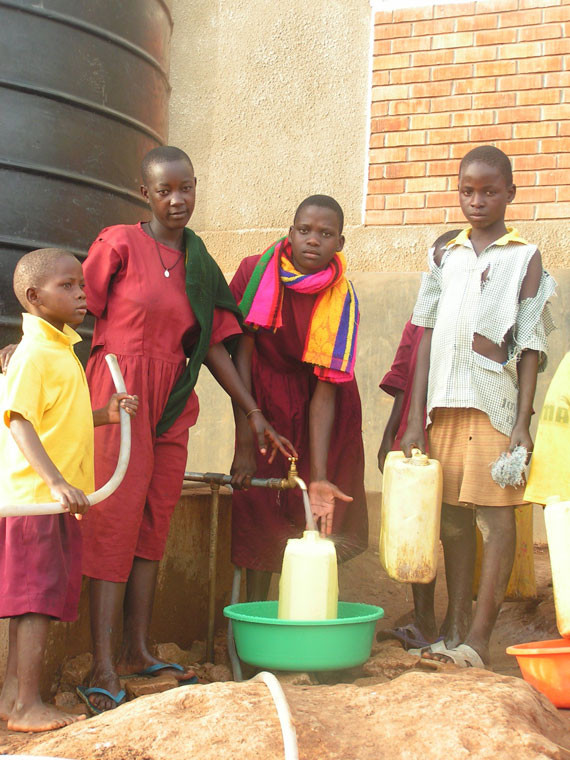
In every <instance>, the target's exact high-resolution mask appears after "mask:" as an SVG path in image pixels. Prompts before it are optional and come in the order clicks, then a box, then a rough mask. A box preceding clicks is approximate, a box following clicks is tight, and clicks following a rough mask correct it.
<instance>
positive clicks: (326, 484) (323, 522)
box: [309, 480, 352, 536]
mask: <svg viewBox="0 0 570 760" xmlns="http://www.w3.org/2000/svg"><path fill="white" fill-rule="evenodd" d="M335 499H340V500H341V501H352V496H347V495H346V494H345V493H343V492H342V491H341V490H340V488H338V487H337V486H335V484H334V483H331V482H330V481H329V480H313V481H312V482H311V483H310V484H309V501H310V503H311V512H312V513H313V517H314V519H315V522H316V523H317V522H318V521H319V520H320V532H321V536H330V534H331V533H332V529H333V517H334V500H335Z"/></svg>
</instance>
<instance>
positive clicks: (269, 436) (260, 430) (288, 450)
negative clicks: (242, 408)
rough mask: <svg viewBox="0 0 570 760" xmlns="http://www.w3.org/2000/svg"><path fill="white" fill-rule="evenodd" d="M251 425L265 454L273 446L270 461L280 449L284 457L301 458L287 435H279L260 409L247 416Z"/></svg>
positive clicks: (259, 446) (260, 448) (260, 449)
mask: <svg viewBox="0 0 570 760" xmlns="http://www.w3.org/2000/svg"><path fill="white" fill-rule="evenodd" d="M247 421H248V423H249V426H250V427H251V430H252V432H253V434H254V436H255V440H256V442H257V446H258V448H259V451H260V452H261V453H262V454H263V456H265V455H266V454H267V449H268V447H270V448H271V453H270V454H269V458H268V460H267V461H268V462H269V463H271V462H273V460H274V459H275V456H276V455H277V451H280V452H281V453H282V454H283V456H284V457H287V458H289V457H295V458H296V459H298V458H299V455H298V454H297V451H296V449H295V447H294V446H293V444H292V443H291V441H289V440H287V438H285V436H282V435H279V433H277V432H276V431H275V430H274V429H273V428H272V427H271V425H270V424H269V422H267V420H266V419H265V417H264V416H263V413H262V412H261V410H259V409H255V410H254V411H253V412H252V413H251V414H250V415H249V417H248V418H247Z"/></svg>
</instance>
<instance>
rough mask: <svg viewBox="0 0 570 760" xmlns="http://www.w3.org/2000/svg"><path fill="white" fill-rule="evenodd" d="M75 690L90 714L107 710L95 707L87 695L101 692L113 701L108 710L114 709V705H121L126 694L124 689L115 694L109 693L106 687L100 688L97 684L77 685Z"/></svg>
mask: <svg viewBox="0 0 570 760" xmlns="http://www.w3.org/2000/svg"><path fill="white" fill-rule="evenodd" d="M75 691H76V692H77V695H78V697H79V698H80V699H81V700H82V701H83V702H85V704H86V705H87V707H88V708H89V711H90V712H91V714H92V715H101V713H104V712H107V710H104V709H102V708H100V707H96V706H95V705H94V704H93V703H92V702H91V700H90V699H89V697H90V696H91V695H92V694H102V695H103V696H104V697H108V698H109V699H110V700H111V701H112V702H114V703H115V707H110V708H109V709H110V710H114V709H115V708H116V707H119V705H122V704H123V702H124V700H125V699H126V696H127V695H126V693H125V690H124V689H121V690H120V691H119V692H117V694H111V692H110V691H107V689H101V688H99V686H89V687H87V686H77V687H76V688H75Z"/></svg>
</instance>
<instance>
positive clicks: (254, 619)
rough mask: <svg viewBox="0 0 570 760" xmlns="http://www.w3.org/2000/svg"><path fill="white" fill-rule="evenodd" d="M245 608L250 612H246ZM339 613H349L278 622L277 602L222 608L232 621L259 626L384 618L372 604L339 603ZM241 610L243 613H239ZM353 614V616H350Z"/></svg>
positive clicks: (314, 624)
mask: <svg viewBox="0 0 570 760" xmlns="http://www.w3.org/2000/svg"><path fill="white" fill-rule="evenodd" d="M245 608H249V610H251V611H250V612H248V611H247V610H246V609H245ZM260 608H261V610H266V611H267V612H269V613H271V612H273V613H274V615H273V617H271V616H268V615H267V614H266V615H256V614H253V609H260ZM338 608H339V612H341V613H342V612H345V613H349V616H348V617H338V618H333V619H330V620H280V619H279V618H278V617H277V602H243V603H241V604H231V605H229V606H228V607H224V615H225V616H226V617H228V618H231V619H232V620H240V621H243V622H245V623H258V624H260V625H282V626H288V625H295V626H309V625H310V626H337V625H354V624H355V623H369V622H372V621H373V620H378V619H379V618H382V617H384V610H383V609H382V607H376V606H375V605H373V604H362V603H358V602H339V603H338ZM241 610H243V611H241ZM350 613H355V614H350Z"/></svg>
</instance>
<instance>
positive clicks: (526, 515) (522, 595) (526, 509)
mask: <svg viewBox="0 0 570 760" xmlns="http://www.w3.org/2000/svg"><path fill="white" fill-rule="evenodd" d="M532 510H533V506H532V504H523V505H522V506H520V507H515V523H516V528H517V542H516V546H515V561H514V562H513V569H512V571H511V577H510V578H509V585H508V586H507V590H506V592H505V602H522V601H526V600H529V599H536V577H535V574H534V554H533V547H534V543H533V537H532ZM476 534H477V553H476V555H475V572H474V573H473V599H477V594H478V592H479V581H480V580H481V565H482V563H483V538H482V536H481V531H480V530H479V529H478V528H477V531H476Z"/></svg>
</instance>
